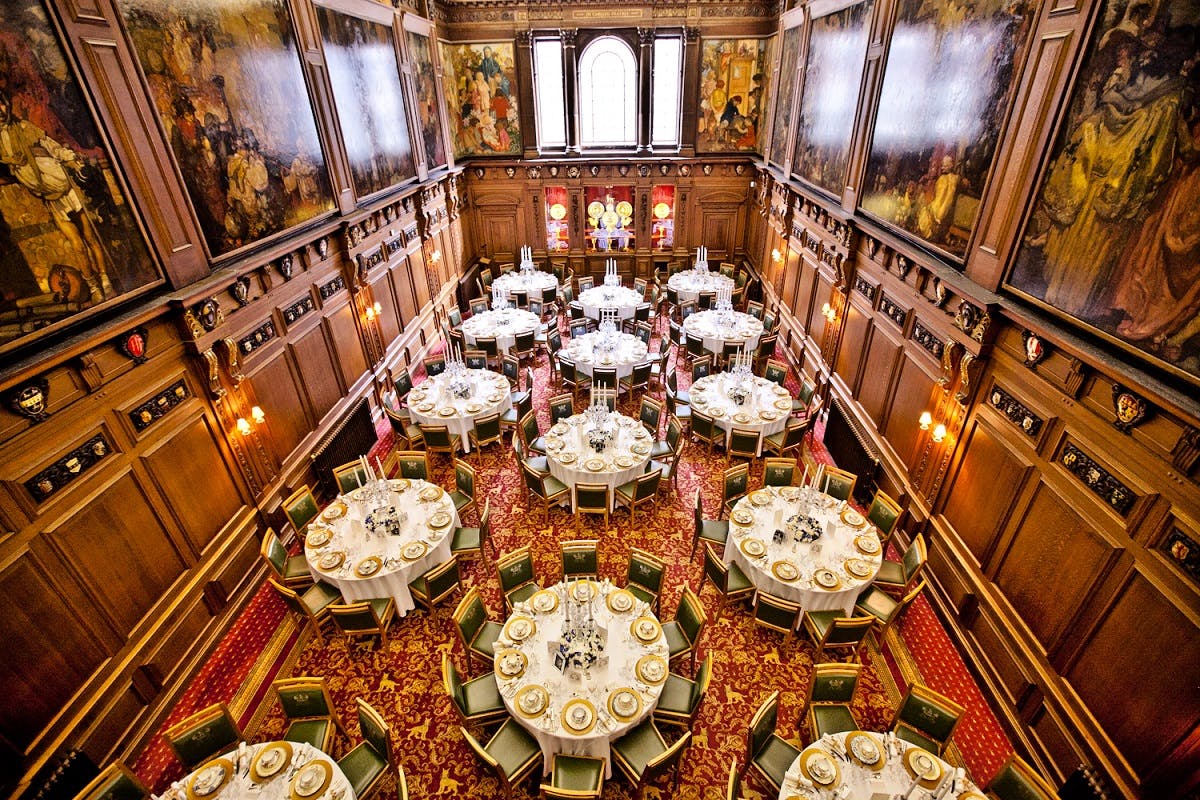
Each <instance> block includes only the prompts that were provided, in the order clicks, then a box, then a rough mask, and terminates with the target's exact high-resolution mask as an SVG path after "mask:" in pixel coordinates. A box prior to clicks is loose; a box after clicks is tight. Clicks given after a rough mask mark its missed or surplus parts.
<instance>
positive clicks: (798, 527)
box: [787, 514, 822, 543]
mask: <svg viewBox="0 0 1200 800" xmlns="http://www.w3.org/2000/svg"><path fill="white" fill-rule="evenodd" d="M787 528H788V530H789V531H791V533H792V536H794V537H795V538H796V541H797V542H806V543H807V542H815V541H816V540H817V539H820V538H821V533H822V530H821V523H820V522H818V521H817V519H816V518H815V517H804V516H801V515H799V514H793V515H792V516H790V517H788V518H787Z"/></svg>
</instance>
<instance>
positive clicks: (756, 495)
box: [750, 489, 774, 506]
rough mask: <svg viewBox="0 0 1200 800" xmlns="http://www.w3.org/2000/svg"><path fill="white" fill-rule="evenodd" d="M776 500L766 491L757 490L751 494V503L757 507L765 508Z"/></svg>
mask: <svg viewBox="0 0 1200 800" xmlns="http://www.w3.org/2000/svg"><path fill="white" fill-rule="evenodd" d="M772 499H774V498H772V496H771V493H770V492H768V491H767V490H766V489H756V490H754V491H753V492H751V493H750V502H751V503H753V504H754V505H756V506H765V505H768V504H770V502H771V500H772Z"/></svg>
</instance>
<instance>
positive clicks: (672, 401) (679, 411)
mask: <svg viewBox="0 0 1200 800" xmlns="http://www.w3.org/2000/svg"><path fill="white" fill-rule="evenodd" d="M668 375H669V376H670V378H673V377H675V373H674V372H670V373H668ZM670 378H668V386H667V391H666V396H667V414H668V415H669V416H671V417H673V418H675V419H677V420H679V422H680V424H682V425H683V426H684V427H685V428H686V429H688V431H689V432H690V430H691V426H692V407H691V406H689V405H687V404H686V403H681V402H680V401H679V399H678V398H677V397H676V395H675V393H674V392H672V391H671V388H670V385H669V382H670Z"/></svg>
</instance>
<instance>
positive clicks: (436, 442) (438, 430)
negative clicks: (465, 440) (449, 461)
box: [420, 424, 462, 458]
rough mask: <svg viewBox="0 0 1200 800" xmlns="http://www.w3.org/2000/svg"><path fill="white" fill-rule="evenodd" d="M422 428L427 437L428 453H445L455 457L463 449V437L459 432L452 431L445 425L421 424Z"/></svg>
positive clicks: (426, 449)
mask: <svg viewBox="0 0 1200 800" xmlns="http://www.w3.org/2000/svg"><path fill="white" fill-rule="evenodd" d="M420 428H421V434H422V435H423V436H424V437H425V451H426V452H427V453H445V454H446V455H448V456H450V458H454V457H455V456H457V455H458V452H459V451H460V450H462V437H461V436H459V435H458V434H457V433H451V432H450V429H449V428H448V427H446V426H445V425H425V424H421V425H420Z"/></svg>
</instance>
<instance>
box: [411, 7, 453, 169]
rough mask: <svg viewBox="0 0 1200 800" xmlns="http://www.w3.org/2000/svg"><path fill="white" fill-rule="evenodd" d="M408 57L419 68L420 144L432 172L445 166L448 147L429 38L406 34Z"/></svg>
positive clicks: (418, 113) (418, 34) (417, 88)
mask: <svg viewBox="0 0 1200 800" xmlns="http://www.w3.org/2000/svg"><path fill="white" fill-rule="evenodd" d="M404 35H405V37H406V38H407V40H408V52H409V56H410V57H411V58H412V60H413V64H414V65H415V67H416V69H415V70H414V73H413V81H414V85H415V86H416V100H417V118H418V119H419V120H420V121H421V142H422V143H423V144H424V145H425V163H426V165H427V166H428V167H429V169H435V168H437V167H441V166H445V164H446V144H445V140H444V139H443V137H442V117H441V114H440V113H439V110H438V99H437V75H436V74H435V73H434V71H433V51H432V50H430V47H429V37H428V36H426V35H424V34H422V33H418V32H416V31H405V32H404Z"/></svg>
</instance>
